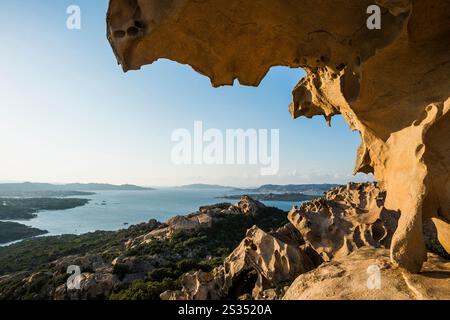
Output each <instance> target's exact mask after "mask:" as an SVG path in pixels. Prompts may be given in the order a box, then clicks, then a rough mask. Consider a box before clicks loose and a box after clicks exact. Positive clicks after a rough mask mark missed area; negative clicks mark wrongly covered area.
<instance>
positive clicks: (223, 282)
mask: <svg viewBox="0 0 450 320" xmlns="http://www.w3.org/2000/svg"><path fill="white" fill-rule="evenodd" d="M315 267H316V265H314V262H313V259H311V258H310V257H309V256H308V254H307V252H306V251H305V250H304V249H303V248H301V247H300V246H298V245H294V244H288V243H285V242H283V241H281V240H279V239H277V238H276V232H275V233H274V234H272V235H271V234H268V233H266V232H264V231H262V230H261V229H259V228H257V227H256V226H255V227H253V228H251V229H249V230H248V231H247V235H246V237H245V238H244V240H242V242H241V243H240V245H239V246H238V247H237V248H236V249H235V250H234V251H233V252H232V253H231V254H230V255H229V256H228V257H227V258H226V259H225V262H224V264H223V265H221V266H220V267H218V268H216V269H215V270H213V271H212V272H211V273H205V272H202V271H197V272H193V273H188V274H186V275H184V277H183V280H182V285H183V289H182V290H181V291H169V292H165V293H163V294H162V295H161V298H162V299H165V300H206V299H224V298H234V299H236V298H238V297H240V296H242V295H244V294H249V295H250V296H251V297H253V298H256V299H258V298H264V291H265V290H267V289H273V288H276V287H277V286H279V285H282V284H283V283H285V282H290V281H292V280H293V279H295V278H296V277H297V276H298V275H299V274H302V273H305V272H307V271H309V270H312V269H314V268H315Z"/></svg>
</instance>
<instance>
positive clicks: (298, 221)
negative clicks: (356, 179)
mask: <svg viewBox="0 0 450 320" xmlns="http://www.w3.org/2000/svg"><path fill="white" fill-rule="evenodd" d="M384 201H385V195H384V192H382V191H380V189H379V188H378V187H377V186H376V184H375V183H365V184H364V183H349V184H347V185H346V186H342V187H337V188H334V189H332V190H330V191H328V192H326V193H325V195H324V197H323V198H320V199H315V200H313V201H310V202H305V203H304V204H302V205H301V206H300V207H299V208H293V209H292V210H291V212H289V216H288V217H289V220H290V221H291V222H292V224H293V225H294V226H295V228H296V229H297V230H298V231H299V232H300V234H301V235H302V237H303V239H304V240H305V242H306V243H307V244H308V245H310V246H311V247H312V248H313V249H314V250H315V251H316V252H317V253H318V254H320V256H321V257H322V258H323V260H325V261H330V260H331V259H333V258H335V257H336V258H337V257H342V256H346V255H348V254H349V253H350V252H352V251H354V250H355V249H357V248H360V247H362V246H372V247H374V248H390V245H391V240H392V235H393V234H394V232H395V230H396V228H397V221H398V213H397V212H395V211H394V212H392V211H389V210H386V209H385V208H384Z"/></svg>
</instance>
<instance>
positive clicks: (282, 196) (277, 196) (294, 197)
mask: <svg viewBox="0 0 450 320" xmlns="http://www.w3.org/2000/svg"><path fill="white" fill-rule="evenodd" d="M242 196H243V195H238V194H236V195H225V196H223V197H218V198H222V199H241V198H242ZM247 196H249V197H251V198H253V199H255V200H258V201H288V202H296V201H308V200H312V199H314V198H317V196H313V195H308V194H303V193H259V194H258V193H255V194H248V195H247Z"/></svg>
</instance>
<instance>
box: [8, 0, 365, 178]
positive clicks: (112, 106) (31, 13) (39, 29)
mask: <svg viewBox="0 0 450 320" xmlns="http://www.w3.org/2000/svg"><path fill="white" fill-rule="evenodd" d="M71 4H75V5H79V6H80V8H81V10H82V11H81V12H82V29H81V30H68V29H67V28H66V19H67V14H66V8H67V7H68V6H69V5H71ZM106 8H107V1H106V0H95V1H91V0H83V1H76V0H71V1H64V0H58V1H48V0H47V1H33V0H2V1H1V3H0V36H1V39H2V50H1V51H0V69H1V70H2V76H1V78H0V147H1V148H2V157H1V160H0V161H1V162H0V164H1V165H0V180H2V181H46V182H75V181H78V182H108V183H135V184H141V185H161V186H162V185H179V184H188V183H197V182H204V183H218V184H229V185H230V184H231V185H240V186H242V185H258V184H263V183H304V182H318V183H319V182H346V181H348V180H361V179H362V180H365V179H367V177H365V176H360V177H356V178H352V177H351V172H352V169H353V165H354V157H355V154H356V148H357V146H358V144H359V141H360V138H359V134H358V133H357V132H351V131H350V129H349V128H348V126H347V125H346V124H345V122H344V121H343V119H342V118H340V117H336V118H334V119H333V124H332V127H331V128H328V127H327V126H326V124H325V121H324V119H323V118H321V117H316V118H314V119H312V120H309V119H297V120H292V118H291V116H290V115H289V113H288V105H289V103H290V100H291V90H292V88H293V87H294V86H295V84H296V83H297V82H298V81H299V80H300V79H301V77H303V76H304V72H303V71H302V70H298V69H297V70H293V69H288V68H285V67H275V68H273V69H272V70H271V71H270V73H269V74H268V75H267V77H266V78H265V79H264V81H263V82H262V84H261V85H260V86H259V87H258V88H252V87H244V86H240V85H239V84H236V85H235V86H233V87H222V88H218V89H214V88H212V87H211V85H210V82H209V79H207V78H205V77H203V76H201V75H199V74H197V73H195V72H194V71H192V69H191V68H190V67H189V66H183V65H180V64H177V63H175V62H171V61H166V60H162V61H158V62H157V63H155V64H153V65H151V66H145V67H143V68H142V69H141V71H139V72H129V73H126V74H124V73H123V72H122V70H121V68H120V67H119V66H118V65H117V63H116V60H115V58H114V56H113V53H112V50H111V48H110V46H109V43H108V42H107V40H106V36H105V34H106V31H105V29H106V27H105V12H106ZM196 120H201V121H203V124H204V126H205V127H206V128H218V129H221V130H225V129H227V128H228V129H233V128H244V129H248V128H255V129H272V128H273V129H280V171H279V174H278V175H276V176H260V175H259V166H250V165H246V166H239V165H235V166H218V165H213V166H207V165H196V166H176V165H174V164H172V162H171V160H170V154H171V149H172V147H173V146H174V143H173V142H172V141H171V139H170V137H171V133H172V132H173V131H174V130H175V129H177V128H187V129H190V130H192V129H193V123H194V121H196Z"/></svg>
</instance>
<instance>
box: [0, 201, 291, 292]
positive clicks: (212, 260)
mask: <svg viewBox="0 0 450 320" xmlns="http://www.w3.org/2000/svg"><path fill="white" fill-rule="evenodd" d="M286 223H287V218H286V212H284V211H281V210H278V209H275V208H264V209H260V210H259V212H258V215H257V216H251V215H242V214H236V215H228V216H226V217H224V218H222V219H219V220H216V221H215V222H214V223H213V224H212V226H211V227H209V228H208V227H205V228H201V229H199V230H197V231H195V232H193V233H190V234H187V233H178V234H176V235H174V236H173V237H172V238H171V239H169V240H153V241H151V242H150V243H147V244H142V245H139V246H138V247H135V248H133V249H130V250H128V249H126V248H125V245H124V243H126V242H127V241H128V240H129V239H135V238H136V237H139V236H141V235H144V234H146V233H148V232H149V231H150V230H152V227H151V226H150V225H152V224H141V225H137V226H131V227H130V228H129V229H127V230H121V231H117V232H104V231H102V232H100V231H98V232H94V233H89V234H84V235H81V236H75V235H65V236H57V237H42V238H36V239H31V240H24V241H22V242H20V243H17V244H14V245H11V246H8V247H2V248H0V276H2V275H6V274H13V279H12V280H11V281H3V282H1V283H0V300H1V299H2V298H8V297H15V296H20V297H36V296H37V297H40V298H44V299H45V298H46V296H42V294H43V293H42V292H43V291H42V290H41V289H36V290H37V291H36V292H35V291H33V290H34V289H33V290H32V289H29V288H27V289H26V290H28V291H27V292H24V293H22V292H21V291H20V290H22V288H23V283H22V279H23V278H24V277H25V276H27V275H30V274H31V273H34V272H37V271H42V272H47V271H48V272H50V274H55V272H56V273H57V272H58V270H56V269H54V268H55V266H54V265H53V264H52V263H51V262H53V261H55V260H57V259H59V258H62V257H66V256H70V255H81V256H86V255H98V256H101V257H102V258H103V260H104V261H105V262H106V263H111V262H112V260H113V259H115V258H116V257H118V256H122V257H123V256H124V255H125V256H127V257H134V258H139V259H143V260H146V259H149V260H148V261H151V264H152V265H153V267H154V269H152V270H151V271H150V272H148V273H147V274H144V277H143V279H140V280H135V281H133V282H131V283H127V282H126V281H124V282H123V283H122V284H121V285H120V286H119V287H117V288H116V289H115V291H114V292H113V293H112V294H111V296H110V299H119V300H120V299H131V300H139V299H159V295H160V294H161V293H162V292H164V291H166V290H175V289H179V288H180V280H181V276H182V275H183V274H184V273H186V272H190V271H197V270H203V271H211V270H213V269H214V268H215V267H217V266H219V265H220V264H222V263H223V261H224V259H225V257H226V256H228V255H229V254H230V253H231V251H232V250H233V249H234V248H235V247H236V246H237V245H238V244H239V243H240V242H241V241H242V239H243V238H244V237H245V234H246V231H247V229H249V228H251V227H252V226H253V225H258V226H259V227H260V228H262V229H263V230H265V231H270V230H272V229H276V228H278V227H280V226H282V225H284V224H286ZM153 227H154V224H153ZM152 257H157V259H153V260H152ZM112 272H113V273H114V274H115V275H117V277H118V278H119V279H125V278H126V277H127V275H129V274H130V275H132V274H133V272H136V271H134V270H133V266H129V265H126V264H125V263H117V264H115V266H114V268H113V271H112ZM14 277H17V279H16V280H17V281H16V280H14V279H15V278H14ZM66 277H67V275H65V274H62V275H60V276H58V277H54V278H49V279H50V280H46V281H49V282H46V285H45V287H49V288H52V287H53V288H54V287H55V286H57V285H60V284H63V283H64V281H65V279H66ZM41 288H42V286H41ZM18 292H19V293H20V294H19V293H18Z"/></svg>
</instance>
